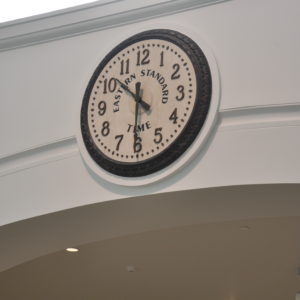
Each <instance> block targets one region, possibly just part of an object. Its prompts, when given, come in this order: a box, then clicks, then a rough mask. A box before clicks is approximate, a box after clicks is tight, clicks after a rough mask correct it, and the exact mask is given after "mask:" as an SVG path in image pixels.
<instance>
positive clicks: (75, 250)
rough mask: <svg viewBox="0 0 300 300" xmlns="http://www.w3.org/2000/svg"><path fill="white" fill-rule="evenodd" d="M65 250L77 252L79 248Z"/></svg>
mask: <svg viewBox="0 0 300 300" xmlns="http://www.w3.org/2000/svg"><path fill="white" fill-rule="evenodd" d="M66 251H68V252H78V251H79V249H77V248H66Z"/></svg>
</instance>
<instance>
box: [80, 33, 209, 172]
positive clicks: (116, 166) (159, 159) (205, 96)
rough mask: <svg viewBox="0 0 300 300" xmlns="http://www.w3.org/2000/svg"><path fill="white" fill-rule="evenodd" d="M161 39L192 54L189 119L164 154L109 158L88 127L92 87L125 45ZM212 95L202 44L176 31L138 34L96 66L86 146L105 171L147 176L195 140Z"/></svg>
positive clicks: (84, 127)
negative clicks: (193, 95) (132, 159)
mask: <svg viewBox="0 0 300 300" xmlns="http://www.w3.org/2000/svg"><path fill="white" fill-rule="evenodd" d="M149 39H150V40H151V39H161V40H166V41H169V42H171V43H174V44H175V45H177V46H178V47H180V48H181V49H182V50H183V51H185V53H186V54H187V55H188V56H189V58H190V60H191V62H192V64H193V67H194V69H195V74H196V81H197V91H196V101H195V104H194V107H193V111H192V113H191V116H190V118H189V120H188V121H187V123H186V125H185V127H184V128H183V130H182V132H181V133H180V134H179V136H178V137H177V138H176V139H175V140H174V141H173V142H172V143H171V144H170V145H169V146H168V147H167V148H166V149H164V150H163V151H162V152H161V153H158V154H157V155H155V156H153V157H151V158H149V159H147V160H144V161H141V162H134V163H124V162H120V161H116V160H113V159H111V158H109V157H107V156H106V155H105V154H104V153H103V152H101V151H100V150H99V148H98V147H97V146H96V145H95V143H94V142H93V139H92V136H91V133H90V130H89V127H88V104H89V99H90V95H91V92H92V89H93V87H94V85H95V83H96V81H97V78H98V76H99V74H100V73H101V71H102V70H103V69H104V68H105V66H106V64H107V63H108V62H109V61H110V60H111V59H112V58H113V57H114V56H115V55H116V54H118V53H119V52H120V51H122V50H123V49H124V48H126V47H128V46H130V45H132V44H134V43H136V42H139V41H142V40H149ZM211 94H212V79H211V72H210V68H209V64H208V62H207V59H206V57H205V55H204V53H203V52H202V50H201V49H200V47H199V46H198V45H197V44H196V43H195V42H194V41H193V40H191V39H190V38H189V37H187V36H185V35H184V34H182V33H179V32H177V31H173V30H168V29H155V30H149V31H145V32H141V33H139V34H136V35H134V36H132V37H130V38H128V39H126V40H125V41H123V42H122V43H120V44H119V45H118V46H117V47H115V48H114V49H113V50H112V51H111V52H110V53H108V55H106V56H105V58H104V59H103V60H102V61H101V63H100V64H99V65H98V67H97V68H96V70H95V72H94V74H93V76H92V78H91V79H90V81H89V84H88V86H87V89H86V91H85V94H84V98H83V102H82V108H81V120H80V121H81V132H82V137H83V141H84V144H85V147H86V149H87V151H88V153H89V154H90V156H91V157H92V159H93V160H94V161H95V162H96V163H97V164H98V165H99V166H100V167H101V168H103V169H104V170H106V171H108V172H110V173H112V174H115V175H118V176H123V177H139V176H146V175H149V174H152V173H155V172H157V171H160V170H162V169H163V168H165V167H167V166H169V165H170V164H171V163H173V162H174V161H176V160H177V159H178V158H179V157H180V156H181V155H182V154H183V153H184V152H185V151H186V150H187V149H188V147H189V146H190V145H191V144H192V143H193V142H194V140H195V139H196V137H197V136H198V134H199V132H200V130H201V128H202V127H203V124H204V122H205V120H206V117H207V114H208V111H209V106H210V101H211Z"/></svg>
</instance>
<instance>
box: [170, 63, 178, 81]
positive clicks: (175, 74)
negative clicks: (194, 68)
mask: <svg viewBox="0 0 300 300" xmlns="http://www.w3.org/2000/svg"><path fill="white" fill-rule="evenodd" d="M172 68H173V70H174V72H173V74H172V75H171V79H172V80H174V79H178V78H180V74H178V73H179V70H180V66H179V64H174V65H173V67H172Z"/></svg>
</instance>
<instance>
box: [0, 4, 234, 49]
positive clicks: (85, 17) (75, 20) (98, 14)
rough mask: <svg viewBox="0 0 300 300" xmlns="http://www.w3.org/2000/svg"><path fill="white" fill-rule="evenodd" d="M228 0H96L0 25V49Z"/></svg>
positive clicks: (51, 39)
mask: <svg viewBox="0 0 300 300" xmlns="http://www.w3.org/2000/svg"><path fill="white" fill-rule="evenodd" d="M226 1H230V0H164V1H162V0H148V1H138V0H113V1H109V2H107V1H106V2H103V1H97V2H94V3H93V4H87V5H81V6H78V7H75V8H74V7H73V8H70V9H65V10H60V11H57V12H53V13H48V14H43V15H40V16H35V17H30V18H25V19H21V20H18V21H13V22H6V23H4V24H3V25H1V26H0V36H1V38H0V51H7V50H11V49H16V48H20V47H26V46H30V45H34V44H40V43H45V42H50V41H54V40H58V39H63V38H67V37H72V36H76V35H81V34H85V33H89V32H93V31H101V30H104V29H108V28H113V27H117V26H121V25H126V24H132V23H136V22H140V21H144V20H148V19H152V18H156V17H160V16H166V15H171V14H174V13H178V12H182V11H186V10H191V9H195V8H199V7H202V6H207V5H212V4H216V3H220V2H226Z"/></svg>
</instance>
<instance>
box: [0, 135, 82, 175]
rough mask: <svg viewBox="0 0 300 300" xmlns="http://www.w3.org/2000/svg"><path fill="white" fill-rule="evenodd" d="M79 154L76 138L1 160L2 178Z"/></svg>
mask: <svg viewBox="0 0 300 300" xmlns="http://www.w3.org/2000/svg"><path fill="white" fill-rule="evenodd" d="M76 154H78V147H77V143H76V139H75V137H69V138H66V139H64V140H60V141H54V142H51V143H49V144H46V145H41V146H37V147H35V148H32V149H26V150H24V151H22V152H18V153H14V154H11V155H9V156H5V157H2V158H0V177H2V176H5V175H9V174H12V173H15V172H19V171H22V170H25V169H28V168H33V167H36V166H39V165H44V164H47V163H49V162H53V161H57V160H60V159H64V158H67V157H71V156H73V155H76Z"/></svg>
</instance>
